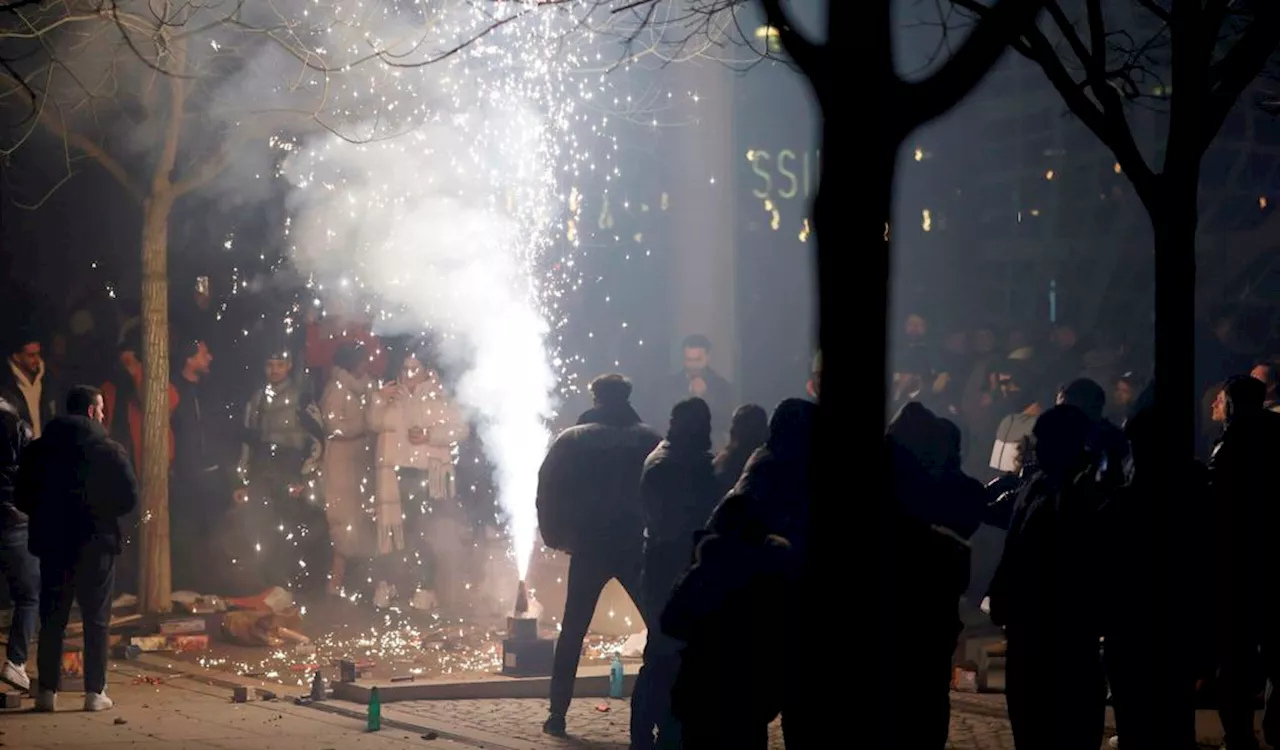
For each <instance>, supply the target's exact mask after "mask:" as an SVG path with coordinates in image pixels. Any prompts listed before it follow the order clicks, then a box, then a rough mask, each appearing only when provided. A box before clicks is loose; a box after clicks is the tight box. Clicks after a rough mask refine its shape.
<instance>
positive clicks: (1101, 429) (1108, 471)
mask: <svg viewBox="0 0 1280 750" xmlns="http://www.w3.org/2000/svg"><path fill="white" fill-rule="evenodd" d="M1057 403H1059V404H1066V405H1068V406H1074V407H1076V408H1077V409H1079V410H1080V411H1082V412H1084V413H1085V416H1087V417H1088V418H1089V421H1091V422H1093V433H1092V434H1091V435H1090V436H1089V441H1088V443H1087V447H1088V449H1089V451H1090V453H1091V454H1092V455H1093V457H1094V458H1093V461H1094V464H1095V466H1096V467H1097V469H1096V470H1097V475H1098V478H1099V479H1101V480H1102V481H1103V482H1104V483H1105V484H1106V485H1107V486H1109V487H1118V486H1120V485H1122V484H1124V481H1125V475H1126V472H1125V467H1126V465H1127V464H1128V462H1129V441H1128V439H1126V438H1125V436H1124V432H1122V431H1121V430H1120V428H1118V427H1116V426H1115V425H1113V424H1111V422H1109V421H1107V419H1106V418H1105V417H1104V416H1103V414H1104V412H1105V411H1106V407H1107V392H1106V391H1104V390H1103V389H1102V386H1100V385H1098V384H1097V383H1096V382H1094V381H1092V380H1090V379H1088V378H1076V379H1075V380H1073V381H1071V382H1070V383H1068V384H1067V385H1065V386H1063V388H1062V390H1060V391H1058V396H1057Z"/></svg>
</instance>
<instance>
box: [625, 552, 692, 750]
mask: <svg viewBox="0 0 1280 750" xmlns="http://www.w3.org/2000/svg"><path fill="white" fill-rule="evenodd" d="M689 536H690V538H692V537H693V534H692V532H690V534H689ZM691 556H692V549H691V545H690V544H686V543H680V544H667V545H649V546H647V547H646V549H645V553H644V575H643V576H642V577H641V589H642V590H643V592H644V594H643V595H644V604H643V606H642V607H641V609H642V610H643V611H644V612H645V613H646V615H647V617H648V622H647V624H648V625H649V635H648V639H647V640H646V642H645V647H644V665H643V666H642V667H640V674H639V675H637V676H636V685H635V688H634V689H633V690H632V692H631V747H632V748H633V750H648V749H649V748H654V747H657V748H667V747H680V724H679V722H678V721H676V718H675V716H674V714H672V712H671V689H672V688H673V687H675V684H676V678H677V677H679V675H680V649H681V648H682V647H683V644H682V643H680V642H679V641H677V640H675V639H673V638H670V637H668V636H666V635H664V634H663V633H662V628H661V627H659V625H658V623H659V621H660V620H661V617H662V610H663V609H664V608H665V607H666V606H667V600H668V599H669V598H671V590H672V588H674V587H675V584H676V581H677V580H679V578H680V576H681V575H683V574H684V571H685V569H686V568H688V567H689V560H690V557H691ZM655 729H657V732H658V737H657V742H656V743H655V741H654V734H653V733H654V730H655Z"/></svg>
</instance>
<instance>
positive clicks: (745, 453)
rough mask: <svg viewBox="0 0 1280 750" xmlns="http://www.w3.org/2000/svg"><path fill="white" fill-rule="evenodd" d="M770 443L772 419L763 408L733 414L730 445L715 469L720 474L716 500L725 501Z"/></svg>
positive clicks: (749, 406) (740, 409) (742, 409)
mask: <svg viewBox="0 0 1280 750" xmlns="http://www.w3.org/2000/svg"><path fill="white" fill-rule="evenodd" d="M768 439H769V415H768V414H766V413H765V410H764V408H763V407H761V406H757V405H756V404H745V405H743V406H739V407H738V409H737V411H735V412H734V413H733V421H732V422H730V424H729V444H728V445H726V446H725V447H724V450H722V451H720V452H719V453H717V454H716V457H715V460H714V461H713V462H712V468H713V469H714V470H715V474H716V498H717V499H720V498H723V497H724V496H725V495H727V494H728V493H729V490H731V489H733V486H734V485H735V484H737V483H738V478H739V477H741V476H742V469H743V467H745V466H746V465H747V460H748V459H749V458H751V454H752V453H755V452H756V449H757V448H759V447H760V446H762V445H764V443H765V441H766V440H768Z"/></svg>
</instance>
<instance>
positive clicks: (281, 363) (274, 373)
mask: <svg viewBox="0 0 1280 750" xmlns="http://www.w3.org/2000/svg"><path fill="white" fill-rule="evenodd" d="M266 372H267V382H268V383H270V384H271V385H273V386H279V385H283V384H284V381H286V380H288V379H289V373H291V372H293V362H291V361H289V360H287V359H269V360H267V367H266Z"/></svg>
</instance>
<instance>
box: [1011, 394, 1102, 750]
mask: <svg viewBox="0 0 1280 750" xmlns="http://www.w3.org/2000/svg"><path fill="white" fill-rule="evenodd" d="M1093 430H1094V425H1093V422H1092V421H1091V420H1090V419H1089V417H1088V416H1086V415H1085V414H1084V412H1082V411H1080V410H1079V409H1077V408H1075V407H1074V406H1055V407H1053V408H1052V409H1050V410H1049V411H1047V412H1045V413H1044V414H1043V415H1041V416H1040V418H1039V419H1038V420H1037V421H1036V424H1035V428H1034V435H1035V451H1036V463H1037V465H1038V466H1039V469H1040V471H1039V473H1038V474H1037V475H1036V477H1035V478H1034V479H1033V480H1032V481H1031V483H1030V484H1028V485H1027V486H1026V487H1024V488H1023V489H1022V491H1021V492H1020V494H1019V496H1018V500H1017V503H1016V505H1015V508H1014V512H1013V518H1012V522H1011V524H1010V527H1009V535H1008V537H1007V538H1006V540H1005V548H1004V556H1003V557H1002V558H1001V560H1000V566H999V568H998V569H997V570H996V575H995V579H994V580H993V581H992V583H991V594H990V596H991V618H992V619H993V620H994V621H995V623H996V624H997V625H1000V626H1002V627H1003V628H1004V629H1005V636H1006V639H1007V641H1008V652H1007V657H1006V659H1007V661H1006V664H1007V665H1008V666H1007V673H1008V681H1009V687H1008V691H1007V694H1008V697H1009V720H1010V722H1011V724H1012V726H1013V737H1014V743H1015V744H1016V745H1017V746H1018V747H1032V748H1045V749H1046V750H1053V749H1054V748H1061V749H1062V750H1078V749H1079V748H1086V747H1087V748H1093V747H1098V746H1100V745H1101V744H1102V730H1103V719H1104V715H1105V708H1106V705H1105V702H1106V682H1105V678H1104V676H1103V671H1102V659H1101V653H1100V651H1099V638H1100V637H1101V636H1102V624H1101V621H1100V620H1101V618H1100V616H1099V615H1098V614H1097V612H1098V608H1097V607H1096V606H1095V605H1096V601H1097V599H1098V596H1099V593H1100V592H1101V591H1102V590H1103V585H1102V577H1101V570H1100V567H1101V565H1100V561H1099V555H1098V549H1099V545H1100V543H1101V536H1102V535H1101V531H1102V524H1101V519H1100V515H1101V514H1100V509H1101V507H1102V500H1103V498H1102V496H1101V493H1100V491H1099V485H1098V482H1097V481H1096V478H1095V477H1096V475H1095V473H1094V467H1093V463H1092V457H1091V456H1090V455H1089V451H1088V447H1087V446H1088V441H1089V437H1090V435H1091V434H1092V433H1093Z"/></svg>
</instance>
